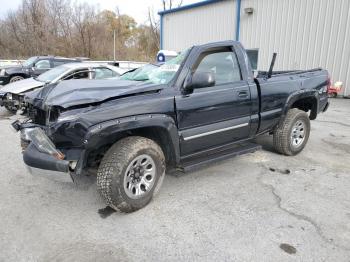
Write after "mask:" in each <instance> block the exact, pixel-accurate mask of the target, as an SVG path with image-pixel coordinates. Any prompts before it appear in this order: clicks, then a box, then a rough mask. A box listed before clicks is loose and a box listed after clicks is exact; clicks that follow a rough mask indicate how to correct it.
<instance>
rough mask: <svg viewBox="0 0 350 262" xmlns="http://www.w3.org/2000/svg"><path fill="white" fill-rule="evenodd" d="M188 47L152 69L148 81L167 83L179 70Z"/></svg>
mask: <svg viewBox="0 0 350 262" xmlns="http://www.w3.org/2000/svg"><path fill="white" fill-rule="evenodd" d="M189 50H190V49H187V50H186V51H184V52H182V53H181V54H179V55H178V56H177V57H175V58H173V59H171V60H169V61H167V62H165V63H164V64H163V65H162V66H161V67H159V68H157V69H155V70H153V71H152V72H151V73H150V75H149V79H148V81H150V82H151V83H153V84H168V83H169V82H170V81H171V80H172V79H173V78H174V76H175V74H176V73H177V71H178V70H179V68H180V66H181V64H182V62H183V61H184V60H185V58H186V56H187V54H188V52H189Z"/></svg>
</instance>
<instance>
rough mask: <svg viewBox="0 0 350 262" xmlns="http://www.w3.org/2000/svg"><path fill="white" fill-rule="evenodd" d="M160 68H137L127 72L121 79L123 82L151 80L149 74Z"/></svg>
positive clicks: (151, 66) (155, 66)
mask: <svg viewBox="0 0 350 262" xmlns="http://www.w3.org/2000/svg"><path fill="white" fill-rule="evenodd" d="M156 68H158V66H157V65H153V64H148V65H145V66H142V67H139V68H137V69H136V70H133V71H131V72H126V73H125V74H123V75H122V76H121V77H120V79H122V80H133V81H146V80H148V79H149V74H150V73H151V72H152V71H153V70H154V69H156Z"/></svg>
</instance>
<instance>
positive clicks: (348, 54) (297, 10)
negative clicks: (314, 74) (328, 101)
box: [240, 0, 350, 94]
mask: <svg viewBox="0 0 350 262" xmlns="http://www.w3.org/2000/svg"><path fill="white" fill-rule="evenodd" d="M248 7H252V8H254V13H253V14H252V15H248V14H246V13H245V12H244V8H248ZM240 28H241V37H240V40H241V42H242V43H243V45H244V46H245V48H259V60H258V68H259V69H265V70H267V69H268V66H269V63H270V60H271V57H272V53H273V52H274V51H275V52H277V53H278V56H277V60H276V64H275V68H276V69H283V70H288V69H309V68H314V67H323V68H326V69H328V70H329V71H330V73H331V78H332V81H338V80H340V81H342V82H343V83H344V86H348V88H347V94H349V93H350V1H349V0H242V9H241V27H240Z"/></svg>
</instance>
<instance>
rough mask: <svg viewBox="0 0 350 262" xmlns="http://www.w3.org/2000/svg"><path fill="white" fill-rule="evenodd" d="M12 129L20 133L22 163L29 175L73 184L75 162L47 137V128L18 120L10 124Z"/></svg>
mask: <svg viewBox="0 0 350 262" xmlns="http://www.w3.org/2000/svg"><path fill="white" fill-rule="evenodd" d="M12 127H13V128H14V129H15V130H16V131H19V132H20V140H21V147H22V153H23V161H24V163H25V164H26V166H27V168H28V170H29V171H30V173H31V174H35V175H42V176H43V175H45V176H46V177H50V178H52V179H54V180H59V181H63V182H73V173H74V172H75V167H76V164H77V161H76V160H70V159H69V158H68V157H67V155H66V154H65V153H64V152H63V151H61V150H60V149H58V148H57V147H56V146H55V144H54V143H53V141H52V139H51V138H50V137H49V136H48V135H47V127H45V126H42V125H39V124H37V123H32V122H24V123H20V122H19V121H18V120H17V121H15V122H13V123H12Z"/></svg>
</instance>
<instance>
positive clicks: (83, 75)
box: [63, 70, 89, 80]
mask: <svg viewBox="0 0 350 262" xmlns="http://www.w3.org/2000/svg"><path fill="white" fill-rule="evenodd" d="M88 78H89V71H88V70H86V71H85V70H84V71H80V70H79V71H75V72H72V73H70V74H68V75H67V76H66V77H64V78H63V80H70V79H88Z"/></svg>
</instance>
